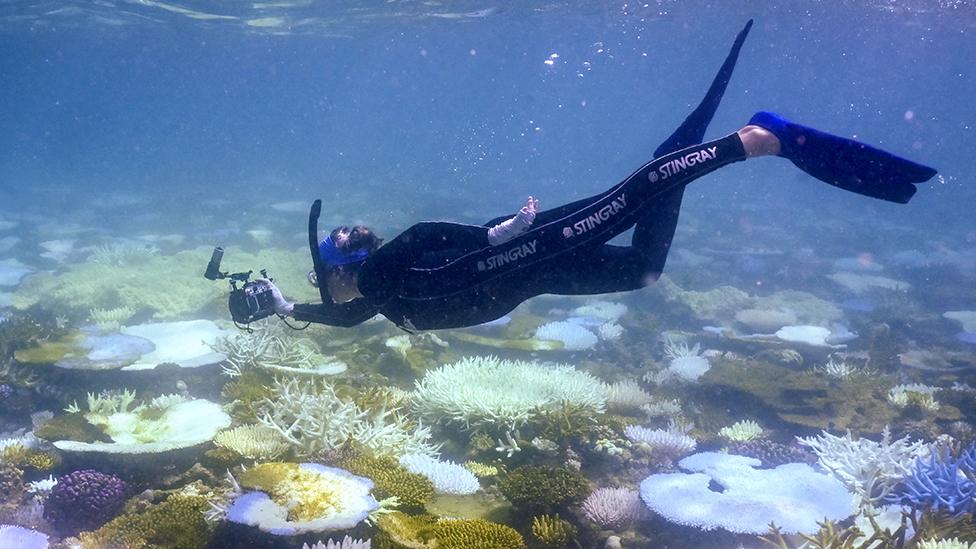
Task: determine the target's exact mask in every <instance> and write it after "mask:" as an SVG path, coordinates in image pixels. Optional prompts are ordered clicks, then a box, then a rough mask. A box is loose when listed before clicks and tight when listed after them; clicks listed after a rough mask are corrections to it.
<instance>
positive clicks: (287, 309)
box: [255, 278, 295, 316]
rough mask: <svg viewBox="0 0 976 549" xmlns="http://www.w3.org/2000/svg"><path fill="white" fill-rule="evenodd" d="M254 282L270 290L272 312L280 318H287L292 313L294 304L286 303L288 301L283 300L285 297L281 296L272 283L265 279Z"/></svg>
mask: <svg viewBox="0 0 976 549" xmlns="http://www.w3.org/2000/svg"><path fill="white" fill-rule="evenodd" d="M255 282H258V283H260V284H264V285H266V286H268V287H269V288H271V297H273V298H274V311H275V312H276V313H278V314H279V315H282V316H288V315H290V314H291V313H292V311H293V310H294V309H295V304H294V303H290V302H288V300H286V299H285V296H283V295H281V290H279V289H278V287H277V286H275V285H274V282H271V281H270V280H268V279H267V278H259V279H257V280H256V281H255Z"/></svg>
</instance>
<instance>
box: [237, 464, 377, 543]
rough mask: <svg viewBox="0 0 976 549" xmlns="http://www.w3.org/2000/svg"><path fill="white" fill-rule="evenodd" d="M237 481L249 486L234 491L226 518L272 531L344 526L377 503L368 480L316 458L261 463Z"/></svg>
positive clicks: (287, 532) (351, 524) (296, 531)
mask: <svg viewBox="0 0 976 549" xmlns="http://www.w3.org/2000/svg"><path fill="white" fill-rule="evenodd" d="M239 483H240V486H241V487H242V488H244V489H248V490H254V491H251V492H245V493H243V494H241V495H239V496H236V497H235V498H234V501H233V503H232V504H231V506H230V507H229V508H228V509H227V511H226V518H227V519H228V520H230V521H232V522H237V523H240V524H247V525H250V526H256V527H257V528H259V529H261V530H262V531H265V532H269V533H271V534H275V535H289V536H290V535H296V534H303V533H308V532H323V531H331V530H347V529H350V528H353V527H354V526H356V525H357V524H359V523H360V522H362V521H364V520H366V518H367V517H368V516H369V514H370V513H372V512H373V511H376V510H377V509H379V508H380V504H379V503H378V502H377V501H376V499H375V498H374V497H373V495H372V494H371V493H370V492H371V490H372V489H373V482H372V481H370V480H369V479H366V478H363V477H359V476H356V475H353V474H352V473H350V472H348V471H345V470H342V469H337V468H334V467H326V466H324V465H319V464H315V463H302V464H297V463H262V464H260V465H257V466H255V467H252V468H251V469H248V470H246V471H244V472H243V473H242V474H241V475H240V478H239Z"/></svg>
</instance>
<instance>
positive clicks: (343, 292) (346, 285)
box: [327, 272, 359, 303]
mask: <svg viewBox="0 0 976 549" xmlns="http://www.w3.org/2000/svg"><path fill="white" fill-rule="evenodd" d="M327 284H328V286H327V287H328V289H329V296H331V297H332V301H334V302H336V303H348V302H350V301H352V300H353V299H356V298H357V297H359V288H358V287H357V286H356V277H355V276H351V275H343V274H340V273H335V272H333V273H329V278H328V282H327Z"/></svg>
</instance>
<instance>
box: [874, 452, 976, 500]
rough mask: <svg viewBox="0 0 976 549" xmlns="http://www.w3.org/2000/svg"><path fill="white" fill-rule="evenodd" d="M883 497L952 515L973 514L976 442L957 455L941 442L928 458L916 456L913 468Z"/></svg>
mask: <svg viewBox="0 0 976 549" xmlns="http://www.w3.org/2000/svg"><path fill="white" fill-rule="evenodd" d="M885 499H886V500H887V501H888V502H891V503H897V504H900V505H908V506H910V507H912V508H913V509H916V510H925V511H932V512H935V513H938V512H945V513H947V514H949V515H951V516H952V517H954V518H960V517H962V516H963V515H967V514H968V515H969V516H972V515H974V514H976V444H973V445H971V446H969V448H967V449H965V450H962V451H961V452H959V455H953V451H952V449H951V448H950V447H948V446H941V447H939V448H937V449H936V450H934V451H932V452H931V454H930V456H929V457H928V459H924V458H919V459H917V460H915V467H914V469H913V470H912V471H910V472H909V473H908V474H906V475H904V476H903V477H902V482H901V483H900V484H899V485H898V486H897V487H896V488H895V489H894V490H893V491H892V492H891V493H889V494H888V495H887V497H886V498H885Z"/></svg>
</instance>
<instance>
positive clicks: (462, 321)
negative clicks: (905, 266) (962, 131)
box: [261, 21, 936, 331]
mask: <svg viewBox="0 0 976 549" xmlns="http://www.w3.org/2000/svg"><path fill="white" fill-rule="evenodd" d="M751 26H752V21H749V22H748V23H747V24H746V26H745V28H744V29H743V30H742V31H741V32H740V33H739V35H738V36H737V38H736V40H735V42H734V44H733V46H732V49H731V51H730V52H729V54H728V56H727V57H726V59H725V62H724V64H723V65H722V67H721V69H720V70H719V72H718V74H717V75H716V76H715V79H714V80H713V81H712V84H711V86H710V87H709V90H708V92H707V93H706V95H705V98H704V99H703V100H702V102H701V104H699V105H698V107H697V108H696V109H695V110H694V111H693V112H692V113H691V115H689V116H688V118H687V119H686V120H685V121H684V122H683V123H682V124H681V126H680V127H679V128H678V129H677V130H676V131H675V132H674V133H673V134H672V135H671V136H670V137H669V138H668V139H667V140H666V141H665V142H664V143H662V144H661V146H660V147H658V149H657V150H656V151H655V153H654V160H652V161H651V162H649V163H647V164H645V165H644V166H642V167H641V168H640V169H638V170H637V171H636V172H634V173H633V174H632V175H631V176H630V177H628V178H626V179H625V180H624V181H622V182H620V183H618V184H617V185H614V186H613V187H611V188H610V189H609V190H607V191H605V192H603V193H600V194H598V195H596V196H592V197H589V198H585V199H583V200H577V201H575V202H572V203H570V204H566V205H564V206H561V207H558V208H555V209H551V210H545V211H539V210H538V202H537V201H536V200H535V199H534V198H532V197H529V199H528V200H527V201H526V203H525V206H524V207H523V208H522V209H521V210H519V211H518V212H517V213H516V214H515V215H511V214H510V215H506V216H502V217H499V218H496V219H493V220H491V221H488V222H487V223H485V224H484V225H466V224H459V223H448V222H423V223H418V224H416V225H414V226H413V227H411V228H409V229H407V230H406V231H404V232H403V233H402V234H400V235H399V236H397V237H396V238H394V239H393V240H392V241H390V242H389V243H387V244H385V245H381V244H382V240H381V239H380V238H378V237H377V236H376V235H375V234H373V233H372V232H371V231H370V230H369V229H368V228H366V227H363V226H356V227H352V228H349V227H340V228H337V229H335V230H333V231H332V232H331V233H330V234H329V235H328V236H327V237H326V238H325V239H324V240H322V241H321V242H319V241H318V230H317V222H318V216H319V212H320V209H321V201H318V200H316V201H315V203H314V204H313V206H312V211H311V213H310V216H309V247H310V251H311V253H312V260H313V264H314V270H313V271H312V272H310V273H309V280H310V281H312V282H313V283H317V285H318V287H319V293H320V295H321V298H322V303H320V304H292V303H290V302H288V301H287V300H285V298H284V297H283V295H282V293H281V292H280V291H279V290H278V288H276V287H275V286H274V284H273V283H271V282H270V281H269V280H266V279H265V280H262V281H261V283H262V284H267V285H268V286H269V289H270V290H271V291H272V296H273V298H274V309H275V312H276V313H277V314H279V315H281V316H291V317H294V318H295V319H297V320H304V321H308V322H314V323H321V324H329V325H333V326H354V325H356V324H359V323H361V322H364V321H365V320H367V319H369V318H371V317H373V316H374V315H376V314H382V315H383V316H385V317H386V318H387V319H389V320H391V321H393V322H394V323H396V324H397V325H398V326H400V327H401V328H403V329H405V330H407V331H413V330H431V329H440V328H459V327H465V326H473V325H477V324H482V323H485V322H489V321H492V320H495V319H498V318H500V317H502V316H504V315H505V314H507V313H509V312H510V311H512V310H513V309H514V308H515V307H517V306H518V305H519V304H520V303H522V302H523V301H525V300H527V299H529V298H531V297H534V296H537V295H541V294H558V295H591V294H601V293H609V292H621V291H628V290H636V289H639V288H642V287H644V286H646V285H648V284H649V283H651V282H653V281H655V280H657V278H658V277H659V276H660V274H661V272H662V271H663V269H664V264H665V261H666V259H667V255H668V250H669V248H670V246H671V240H672V238H673V237H674V232H675V228H676V227H677V223H678V213H679V210H680V208H681V199H682V195H683V192H684V187H685V186H686V185H688V184H689V183H691V182H692V181H694V180H696V179H698V178H700V177H702V176H704V175H706V174H708V173H711V172H713V171H715V170H717V169H719V168H721V167H723V166H726V165H729V164H731V163H733V162H740V161H743V160H748V159H751V158H756V157H761V156H771V155H776V156H781V157H783V158H786V159H788V160H790V161H792V162H793V164H795V165H796V166H797V167H798V168H800V169H801V170H803V171H804V172H806V173H808V174H810V175H812V176H813V177H815V178H817V179H819V180H821V181H824V182H826V183H828V184H830V185H834V186H836V187H840V188H843V189H846V190H848V191H851V192H855V193H859V194H863V195H866V196H870V197H873V198H878V199H882V200H888V201H892V202H898V203H902V204H904V203H907V202H908V201H909V199H911V197H912V195H914V194H915V191H916V187H915V184H916V183H922V182H925V181H928V180H929V179H931V178H932V177H933V176H934V175H935V174H936V170H934V169H932V168H929V167H927V166H923V165H921V164H917V163H915V162H912V161H910V160H906V159H904V158H900V157H898V156H895V155H893V154H891V153H888V152H885V151H882V150H879V149H876V148H874V147H871V146H869V145H866V144H863V143H860V142H857V141H853V140H850V139H846V138H843V137H839V136H835V135H831V134H828V133H824V132H821V131H818V130H815V129H812V128H809V127H806V126H802V125H800V124H796V123H793V122H790V121H789V120H786V119H784V118H782V117H780V116H778V115H775V114H772V113H768V112H760V113H758V114H756V115H755V116H753V117H752V119H751V120H750V121H749V123H748V124H747V125H746V126H744V127H743V128H741V129H739V130H738V131H736V132H734V133H732V134H729V135H727V136H725V137H722V138H719V139H716V140H714V141H709V142H706V143H702V140H703V139H704V135H705V130H706V129H707V127H708V124H709V122H710V121H711V119H712V117H713V115H714V114H715V111H716V109H717V108H718V105H719V102H720V100H721V98H722V95H723V94H724V92H725V89H726V87H727V85H728V82H729V79H730V78H731V76H732V71H733V69H734V67H735V63H736V59H737V58H738V55H739V50H740V49H741V48H742V44H743V42H744V41H745V38H746V35H747V34H748V33H749V29H750V28H751ZM630 228H633V229H634V232H633V238H632V240H631V245H630V246H615V245H611V244H608V243H607V242H608V241H609V240H610V239H612V238H614V237H615V236H617V235H619V234H621V233H623V232H624V231H626V230H628V229H630Z"/></svg>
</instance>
